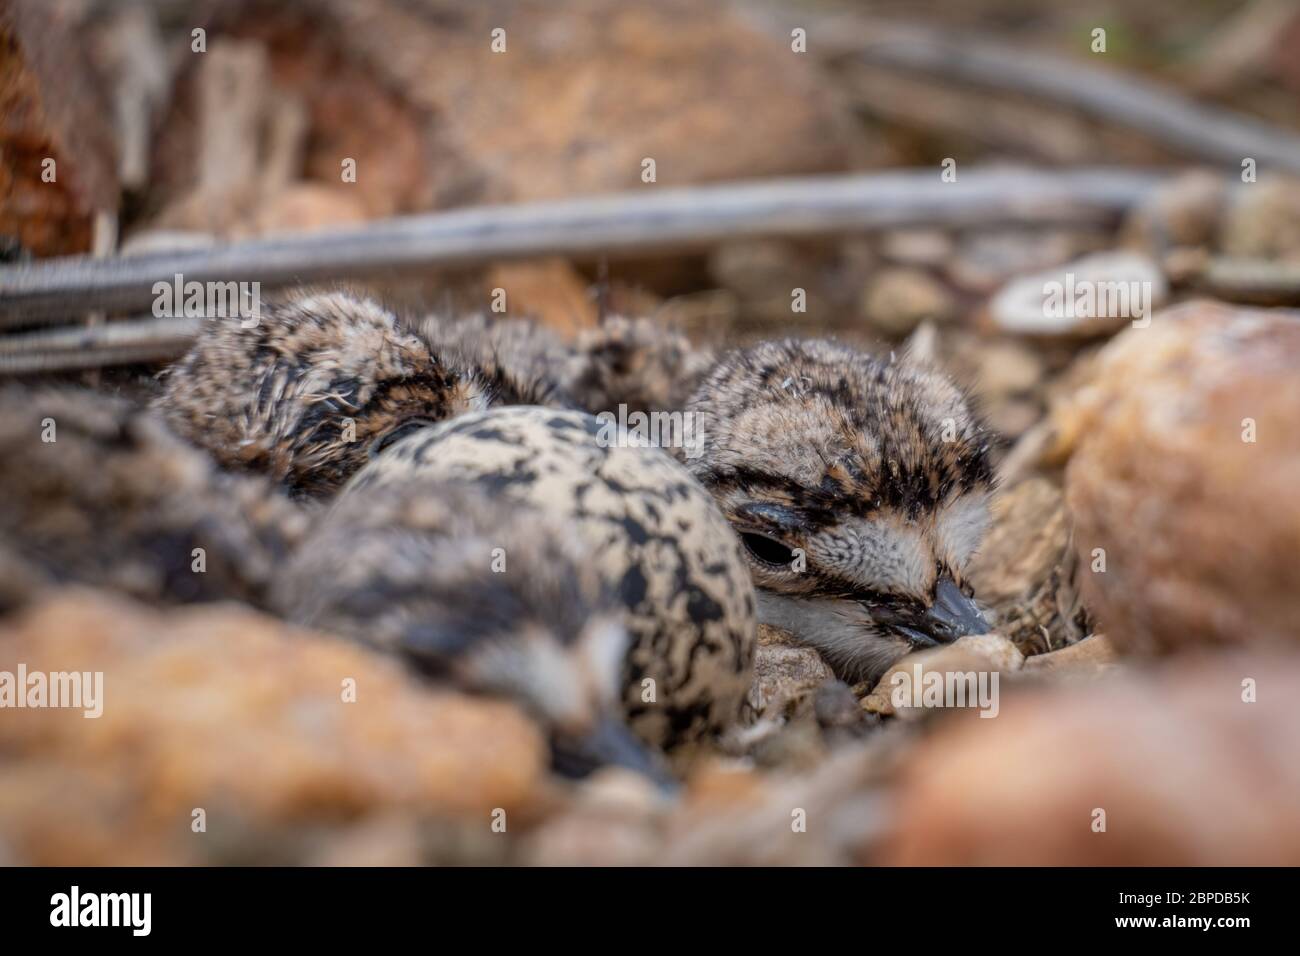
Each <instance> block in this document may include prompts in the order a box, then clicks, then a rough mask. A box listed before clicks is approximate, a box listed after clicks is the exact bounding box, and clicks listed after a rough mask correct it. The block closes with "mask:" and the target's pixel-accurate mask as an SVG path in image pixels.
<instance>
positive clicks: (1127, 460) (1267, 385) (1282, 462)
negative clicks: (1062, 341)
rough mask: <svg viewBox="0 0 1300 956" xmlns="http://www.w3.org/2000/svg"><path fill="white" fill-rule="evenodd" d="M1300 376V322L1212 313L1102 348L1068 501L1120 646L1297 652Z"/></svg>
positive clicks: (1094, 595) (1086, 581)
mask: <svg viewBox="0 0 1300 956" xmlns="http://www.w3.org/2000/svg"><path fill="white" fill-rule="evenodd" d="M1298 368H1300V315H1297V314H1295V313H1287V312H1282V311H1262V310H1250V309H1232V308H1228V307H1224V306H1217V305H1212V304H1208V303H1193V304H1189V305H1186V306H1183V307H1180V308H1178V309H1175V310H1171V311H1169V312H1165V313H1162V314H1160V315H1157V316H1156V317H1155V318H1154V319H1153V321H1152V324H1151V326H1150V327H1149V328H1146V329H1130V330H1128V331H1126V332H1124V333H1123V334H1122V335H1120V336H1119V337H1118V338H1116V339H1115V341H1114V342H1112V343H1111V344H1110V345H1108V346H1107V347H1106V349H1105V350H1104V351H1103V352H1102V354H1101V356H1100V360H1099V362H1098V366H1097V371H1096V377H1095V379H1094V381H1093V383H1092V384H1091V385H1090V386H1087V387H1085V388H1084V389H1082V390H1081V391H1080V393H1079V395H1078V396H1077V398H1076V400H1075V410H1074V411H1075V414H1076V418H1077V420H1078V421H1079V423H1080V425H1081V430H1080V435H1081V439H1080V444H1079V447H1078V449H1077V451H1076V452H1075V454H1074V456H1073V457H1072V459H1071V461H1070V464H1069V469H1068V473H1067V489H1066V491H1067V501H1068V504H1069V506H1070V508H1071V510H1072V512H1073V514H1074V518H1075V546H1076V548H1077V551H1078V557H1079V563H1080V572H1079V577H1080V586H1081V588H1082V590H1083V593H1084V596H1085V599H1086V601H1087V603H1088V606H1089V607H1090V609H1091V610H1093V611H1094V612H1095V613H1096V615H1097V616H1098V618H1099V619H1100V622H1101V624H1102V625H1103V627H1104V629H1105V631H1106V633H1107V634H1108V635H1109V636H1110V638H1111V640H1112V641H1113V642H1114V643H1115V645H1116V646H1117V647H1118V648H1120V649H1121V650H1135V649H1136V650H1144V651H1164V652H1168V651H1173V650H1176V649H1179V648H1183V647H1188V646H1192V645H1197V644H1220V645H1222V644H1267V643H1287V644H1289V645H1290V646H1292V647H1294V646H1295V645H1296V643H1297V642H1300V597H1297V596H1298V595H1300V561H1297V560H1296V557H1297V555H1300V495H1298V494H1297V489H1298V488H1300V428H1297V427H1296V424H1297V412H1298V411H1300V374H1297V369H1298ZM1103 561H1104V568H1105V570H1104V571H1103V570H1099V569H1100V568H1101V567H1102V566H1103ZM1094 569H1098V570H1094Z"/></svg>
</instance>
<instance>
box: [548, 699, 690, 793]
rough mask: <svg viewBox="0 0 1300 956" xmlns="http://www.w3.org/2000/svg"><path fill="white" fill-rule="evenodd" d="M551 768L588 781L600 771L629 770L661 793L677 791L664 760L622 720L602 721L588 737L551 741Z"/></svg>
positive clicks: (555, 737) (558, 737)
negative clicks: (605, 769) (622, 768)
mask: <svg viewBox="0 0 1300 956" xmlns="http://www.w3.org/2000/svg"><path fill="white" fill-rule="evenodd" d="M551 766H552V767H553V768H554V769H555V772H556V773H558V774H560V775H561V776H565V777H585V776H587V774H589V773H592V772H593V771H595V770H596V769H598V768H600V767H606V766H614V767H627V768H628V769H629V770H635V771H636V772H637V773H640V774H643V775H644V776H646V777H649V778H650V779H651V780H653V781H654V782H655V783H656V784H657V785H658V786H659V787H660V789H662V790H665V791H672V790H675V789H676V788H677V781H676V780H675V779H674V778H673V776H672V774H670V773H669V772H668V767H667V765H666V764H665V763H664V759H663V757H662V756H660V755H659V754H657V753H655V752H654V751H653V750H651V749H650V748H649V747H647V746H646V745H645V744H644V743H643V742H642V741H641V740H640V739H639V738H638V737H637V736H636V735H635V734H633V733H632V731H631V730H629V729H628V727H627V725H626V724H624V723H623V722H622V721H621V720H619V719H617V718H614V717H606V718H603V719H602V720H601V721H600V722H599V723H598V724H597V725H596V728H595V729H594V730H592V731H591V732H589V733H586V734H582V735H576V734H561V733H556V734H554V735H553V736H552V738H551Z"/></svg>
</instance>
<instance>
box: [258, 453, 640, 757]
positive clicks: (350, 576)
mask: <svg viewBox="0 0 1300 956" xmlns="http://www.w3.org/2000/svg"><path fill="white" fill-rule="evenodd" d="M381 457H382V456H381ZM275 603H276V604H277V606H278V607H279V608H280V609H281V610H282V611H283V612H284V613H285V614H286V615H287V616H288V617H290V618H291V619H292V620H294V621H296V622H298V623H302V624H306V625H310V626H312V627H316V628H321V629H324V630H329V631H333V632H335V633H338V634H341V635H344V636H347V637H352V638H355V639H357V640H359V641H361V642H363V643H365V644H368V645H370V646H372V647H376V648H378V649H380V650H385V651H389V652H392V653H397V654H400V655H401V656H403V657H404V658H406V659H407V660H409V661H411V662H412V663H413V664H414V665H416V667H417V668H419V669H420V670H421V671H423V672H425V673H427V674H430V675H432V676H435V677H441V678H446V679H450V680H451V681H453V682H454V683H457V684H458V685H460V686H463V687H466V688H468V689H471V690H475V691H481V692H489V693H500V694H506V695H509V696H512V697H514V698H515V699H517V700H518V701H519V702H520V703H522V704H523V705H524V706H525V707H526V708H527V709H528V710H529V711H530V712H531V713H532V714H533V715H534V716H536V717H538V718H539V719H540V720H542V721H544V722H545V723H546V724H547V725H549V726H551V727H553V728H560V729H563V730H566V731H569V732H575V733H576V732H586V731H589V730H591V729H592V727H593V726H594V725H595V723H596V722H597V721H598V720H599V719H600V718H601V717H602V716H603V715H604V714H605V713H606V712H607V711H612V710H615V709H616V708H617V702H618V700H619V698H620V697H621V694H622V685H621V683H620V672H621V662H622V657H623V654H624V652H625V651H626V646H627V633H626V631H625V630H624V629H623V627H622V620H621V608H620V607H618V605H617V604H616V602H615V600H614V598H613V596H612V595H611V594H610V593H609V592H608V591H607V590H606V588H605V584H604V582H603V580H602V579H601V577H600V575H599V574H598V573H597V571H596V570H595V567H594V565H593V563H592V561H591V560H590V557H589V555H588V554H587V552H586V549H585V547H584V546H583V543H582V541H581V539H580V538H579V537H578V536H577V534H576V533H575V531H574V530H573V528H572V527H566V526H564V525H562V524H560V523H558V522H555V521H553V520H551V519H549V518H547V517H546V516H545V515H543V514H541V513H539V512H536V511H532V510H530V509H527V508H521V507H515V506H512V505H510V504H509V503H508V502H504V501H501V500H497V499H494V498H491V497H489V496H487V495H485V494H484V493H483V492H482V491H481V490H480V489H477V488H474V487H472V486H469V485H465V484H457V483H455V482H441V481H438V480H436V479H431V478H428V477H426V476H421V475H412V476H410V479H409V480H403V481H397V482H391V483H389V484H386V485H385V487H384V488H383V490H382V492H380V493H370V492H369V491H368V490H367V488H366V487H365V486H364V485H362V486H357V487H354V488H353V489H352V490H350V491H345V492H344V493H343V494H342V495H340V496H339V498H338V499H337V501H336V502H335V504H334V505H333V507H332V508H331V509H330V512H329V514H328V515H327V516H326V518H325V519H324V520H323V521H322V522H321V523H320V524H319V526H318V527H317V528H316V530H315V531H313V533H312V535H311V537H310V538H309V539H308V540H307V541H306V543H305V544H304V546H303V547H302V548H300V549H299V550H298V552H297V554H296V555H295V557H294V559H293V560H292V561H291V562H290V563H289V564H288V566H287V567H286V568H285V569H284V571H283V573H282V574H281V575H280V577H279V580H278V582H277V586H276V589H275Z"/></svg>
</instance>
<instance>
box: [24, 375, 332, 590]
mask: <svg viewBox="0 0 1300 956" xmlns="http://www.w3.org/2000/svg"><path fill="white" fill-rule="evenodd" d="M0 487H3V488H4V494H3V495H0V551H3V552H7V558H6V560H5V561H4V562H0V563H5V564H8V565H10V566H11V567H20V568H23V569H24V571H23V577H24V578H25V580H26V582H27V583H26V585H25V587H38V586H44V585H56V584H60V583H64V582H80V583H86V584H92V585H97V586H101V587H107V588H112V589H115V590H119V591H123V592H126V593H128V594H131V595H133V596H135V597H138V598H141V599H143V600H146V601H152V602H159V603H180V602H189V601H207V600H218V599H226V598H230V599H235V600H242V601H247V602H249V603H251V604H254V605H264V604H265V598H266V590H267V588H268V587H269V583H270V578H271V574H272V571H273V569H274V568H275V567H276V565H277V564H279V563H280V562H281V561H283V560H284V559H285V557H286V556H287V555H288V553H289V551H290V550H291V549H292V548H293V547H294V546H295V545H296V543H297V541H298V540H299V539H300V538H301V537H302V536H303V534H305V532H306V530H307V524H308V520H309V518H308V516H307V515H306V514H305V513H304V512H303V510H302V509H300V508H298V507H297V506H295V505H294V504H293V503H292V502H291V501H289V500H288V499H287V498H286V497H284V496H282V495H279V494H277V493H276V491H275V489H274V488H273V487H272V486H270V485H269V484H268V483H267V482H266V481H265V480H263V479H260V478H256V477H252V476H244V475H231V474H228V473H224V472H222V471H220V470H219V469H218V468H217V467H216V466H215V465H214V464H213V462H211V461H210V460H209V459H208V457H207V456H206V455H204V454H203V453H202V452H199V451H197V450H195V449H194V448H192V447H190V446H189V445H187V444H186V443H184V442H182V441H181V440H180V439H178V438H176V437H175V436H174V435H172V434H171V433H169V432H168V430H167V429H166V427H165V426H164V425H163V423H162V422H161V420H159V418H158V417H157V416H156V415H154V414H152V413H150V412H146V411H141V410H139V409H137V408H135V407H134V406H132V405H131V404H129V403H128V402H126V401H125V400H122V399H119V398H115V397H113V396H111V395H106V394H102V393H99V392H94V391H90V390H86V389H71V388H64V389H54V388H38V389H23V388H18V387H14V386H11V387H9V388H7V389H4V390H3V391H0ZM5 578H6V581H7V582H8V584H10V585H12V582H13V580H14V579H13V578H12V576H11V575H9V574H8V573H6V575H5ZM3 590H4V592H5V595H4V598H3V600H4V601H5V603H8V604H11V605H16V604H20V603H23V602H24V601H25V600H26V599H27V598H28V597H30V595H27V594H22V593H14V591H12V590H11V589H10V587H6V588H4V589H3Z"/></svg>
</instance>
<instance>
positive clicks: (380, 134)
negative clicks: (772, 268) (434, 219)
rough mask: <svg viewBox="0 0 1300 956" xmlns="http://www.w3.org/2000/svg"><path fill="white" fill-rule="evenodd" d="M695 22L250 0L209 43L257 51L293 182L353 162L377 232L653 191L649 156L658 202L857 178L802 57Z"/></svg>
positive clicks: (602, 6) (629, 9) (518, 1)
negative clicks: (293, 123)
mask: <svg viewBox="0 0 1300 956" xmlns="http://www.w3.org/2000/svg"><path fill="white" fill-rule="evenodd" d="M704 7H705V9H702V8H701V4H700V3H699V2H698V0H658V2H655V3H637V4H628V3H624V2H622V0H587V2H584V3H581V4H568V5H564V6H562V7H556V5H554V4H552V3H549V2H546V0H482V2H477V3H473V4H465V3H461V2H459V0H371V2H367V3H364V4H357V3H353V2H351V0H303V2H300V3H295V4H292V5H286V4H281V3H278V2H274V0H241V2H238V3H229V4H222V5H219V6H215V5H214V9H215V14H214V16H213V19H212V20H211V21H210V22H208V24H207V26H208V31H209V38H210V42H213V43H218V42H227V41H229V40H230V39H231V38H237V39H238V40H240V41H247V42H255V43H259V44H262V45H263V46H264V47H265V49H266V50H267V53H268V57H269V63H270V73H271V78H272V84H273V86H274V87H275V89H276V90H277V91H279V92H281V93H283V94H285V95H288V96H291V97H295V98H297V99H299V100H300V101H301V102H303V104H304V106H305V110H306V116H307V120H308V129H309V136H308V137H307V140H306V148H305V153H304V155H303V161H302V167H301V173H302V175H303V176H304V177H305V178H308V179H310V180H318V181H324V182H328V183H338V181H339V174H340V167H339V164H340V161H341V160H342V159H343V158H344V157H351V158H353V159H355V160H356V168H357V177H356V183H355V189H356V190H357V191H358V192H360V193H361V194H362V195H363V196H364V201H365V205H366V207H367V208H368V209H369V210H370V211H371V214H372V215H391V214H393V213H396V212H403V211H411V210H414V209H421V208H438V207H450V206H458V205H465V204H470V203H478V202H489V201H515V200H527V199H542V198H554V197H561V196H569V195H574V194H578V193H602V192H611V191H617V190H626V189H639V188H656V187H655V186H647V184H646V183H644V182H643V181H642V161H643V160H644V159H646V158H651V159H654V160H655V164H656V183H657V185H658V186H667V185H682V184H687V183H698V182H707V181H716V180H726V179H732V178H739V177H758V176H772V175H781V174H794V173H812V172H823V171H830V170H841V169H845V168H848V167H849V166H850V165H852V163H853V161H854V159H855V158H856V157H857V156H858V155H859V150H860V148H861V142H860V138H859V136H860V134H859V133H858V132H857V130H856V127H855V124H854V123H853V120H852V116H851V113H850V112H849V111H848V110H847V108H846V107H845V106H844V105H843V104H842V103H841V102H839V101H838V100H837V99H836V98H835V97H834V96H833V95H832V94H830V93H828V92H827V90H826V86H825V84H824V83H823V82H821V80H820V78H819V76H818V75H817V73H816V70H815V68H814V66H813V65H812V64H811V63H810V61H809V60H808V58H807V57H804V56H802V55H800V54H798V53H794V52H793V51H791V50H790V48H789V46H788V45H784V44H781V43H779V42H776V41H774V40H772V39H770V38H768V37H767V36H766V35H764V34H763V33H762V32H761V31H760V30H758V29H756V28H754V27H751V26H750V25H749V24H747V23H746V22H745V21H744V19H743V18H742V17H741V16H740V15H739V14H738V13H737V12H736V11H734V10H732V9H731V8H730V7H729V6H728V5H726V4H724V3H721V2H714V0H710V2H707V3H706V4H705V5H704ZM497 30H499V31H503V32H501V33H500V34H494V31H497ZM502 45H504V49H502ZM494 46H495V49H494ZM199 59H200V58H197V57H195V58H192V61H191V60H186V61H184V68H183V72H182V75H181V78H180V80H179V83H178V88H179V91H180V96H179V98H178V103H177V106H176V108H175V111H174V112H173V115H172V117H171V119H170V120H169V121H168V123H167V124H166V125H165V126H164V128H165V129H168V130H169V136H168V137H167V138H166V139H165V140H163V141H161V142H160V143H159V150H160V152H161V153H163V154H165V160H164V162H163V166H164V167H165V168H166V169H167V171H168V174H169V177H170V178H171V179H172V181H173V182H176V181H177V180H179V179H184V178H185V176H186V172H185V170H186V168H187V167H188V166H190V165H191V164H192V162H193V160H194V156H195V146H194V144H193V142H192V140H193V136H192V133H191V131H190V129H189V128H188V120H187V118H186V116H185V111H186V109H189V108H192V105H191V106H190V107H187V106H186V103H187V102H190V101H191V100H192V98H193V94H192V92H191V90H192V88H193V86H194V83H193V80H194V76H193V74H195V73H196V71H198V70H199V69H200V67H201V63H200V62H199ZM187 141H188V142H187Z"/></svg>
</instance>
